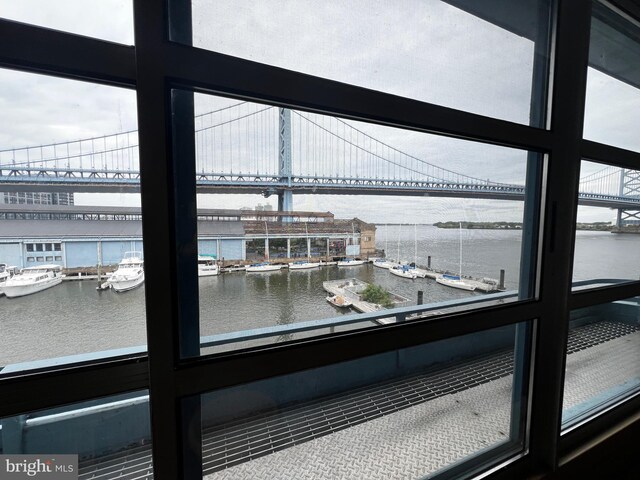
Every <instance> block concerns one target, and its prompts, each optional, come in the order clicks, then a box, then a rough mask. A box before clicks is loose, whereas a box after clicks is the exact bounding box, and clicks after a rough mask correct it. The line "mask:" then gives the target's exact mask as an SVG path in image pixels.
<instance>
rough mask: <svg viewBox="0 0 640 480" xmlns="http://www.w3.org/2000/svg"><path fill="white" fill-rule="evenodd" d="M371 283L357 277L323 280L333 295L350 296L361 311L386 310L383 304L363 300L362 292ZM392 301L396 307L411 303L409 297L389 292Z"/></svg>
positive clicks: (354, 306)
mask: <svg viewBox="0 0 640 480" xmlns="http://www.w3.org/2000/svg"><path fill="white" fill-rule="evenodd" d="M368 286H369V284H368V283H367V282H363V281H362V280H358V279H357V278H347V279H343V280H328V281H326V282H322V288H324V289H325V290H326V291H327V292H328V293H330V294H331V295H342V296H343V297H346V298H348V299H349V300H351V302H352V303H353V304H352V305H351V306H352V307H353V308H354V309H355V310H357V311H359V312H361V313H371V312H377V311H380V310H384V307H383V306H382V305H378V304H377V303H370V302H365V301H364V300H362V292H364V289H365V288H367V287H368ZM389 295H390V297H391V301H392V302H393V304H394V305H393V306H394V307H403V306H405V305H408V304H409V299H408V298H406V297H403V296H402V295H398V294H395V293H391V292H389Z"/></svg>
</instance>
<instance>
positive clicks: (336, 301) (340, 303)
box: [327, 295, 353, 308]
mask: <svg viewBox="0 0 640 480" xmlns="http://www.w3.org/2000/svg"><path fill="white" fill-rule="evenodd" d="M327 302H329V303H330V304H331V305H334V306H336V307H339V308H347V307H350V306H351V305H353V302H352V301H351V300H349V299H348V298H347V297H345V296H344V295H332V296H329V297H327Z"/></svg>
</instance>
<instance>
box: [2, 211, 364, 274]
mask: <svg viewBox="0 0 640 480" xmlns="http://www.w3.org/2000/svg"><path fill="white" fill-rule="evenodd" d="M142 250H143V246H142V217H141V213H140V209H139V208H135V207H93V206H80V205H74V206H61V205H0V263H6V264H8V265H15V266H18V267H20V268H24V267H30V266H37V265H43V264H50V263H54V264H58V265H61V266H63V267H65V268H80V267H95V266H96V265H98V264H100V265H115V264H117V263H118V262H119V261H120V260H121V259H122V257H123V256H124V253H125V252H127V251H142ZM198 252H199V253H200V254H201V255H210V256H213V257H215V258H217V259H219V260H221V261H224V262H225V263H237V262H246V261H256V260H262V259H266V258H269V259H271V260H275V259H279V260H287V259H295V258H302V257H307V256H311V257H315V258H323V259H327V258H333V257H340V256H347V255H348V256H362V257H367V256H369V255H373V254H374V252H375V226H374V225H372V224H368V223H366V222H363V221H362V220H359V219H357V218H354V219H349V220H340V219H335V218H334V215H333V214H332V213H330V212H286V213H284V212H271V211H255V210H218V209H203V210H199V211H198Z"/></svg>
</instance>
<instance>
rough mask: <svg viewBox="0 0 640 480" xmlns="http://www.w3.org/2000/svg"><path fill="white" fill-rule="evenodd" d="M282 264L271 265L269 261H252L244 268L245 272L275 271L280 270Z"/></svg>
mask: <svg viewBox="0 0 640 480" xmlns="http://www.w3.org/2000/svg"><path fill="white" fill-rule="evenodd" d="M282 267H284V265H272V264H270V263H254V264H251V265H247V266H246V267H245V268H244V269H245V271H246V272H247V273H263V272H275V271H277V270H280V269H281V268H282Z"/></svg>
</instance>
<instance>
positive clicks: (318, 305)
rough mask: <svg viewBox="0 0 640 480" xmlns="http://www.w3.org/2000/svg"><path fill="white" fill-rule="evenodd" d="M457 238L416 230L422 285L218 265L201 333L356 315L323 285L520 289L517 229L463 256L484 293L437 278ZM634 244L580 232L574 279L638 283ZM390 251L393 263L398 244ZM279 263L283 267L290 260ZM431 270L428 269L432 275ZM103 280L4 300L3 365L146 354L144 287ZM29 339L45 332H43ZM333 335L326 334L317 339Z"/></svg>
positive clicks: (85, 273) (68, 275) (407, 241)
mask: <svg viewBox="0 0 640 480" xmlns="http://www.w3.org/2000/svg"><path fill="white" fill-rule="evenodd" d="M387 228H388V229H389V232H390V233H389V234H388V235H389V236H390V237H391V238H394V239H395V238H396V237H397V227H393V226H390V227H386V226H384V225H380V226H378V236H377V243H376V247H377V250H378V252H379V253H378V254H377V255H375V256H374V257H372V259H375V258H376V257H378V258H380V257H382V254H381V253H382V252H383V251H384V237H385V234H386V233H387V232H386V229H387ZM270 230H271V229H270ZM302 230H303V231H304V228H303V229H302ZM407 230H408V229H406V228H405V229H404V231H406V236H405V237H403V238H401V240H400V257H401V258H412V257H413V255H414V247H415V244H414V239H413V232H411V231H407ZM349 235H351V234H350V232H349ZM458 236H459V234H458V231H457V230H453V229H452V230H443V229H438V228H436V227H431V226H418V258H417V260H418V265H420V266H421V268H419V270H424V272H425V273H426V278H424V279H422V278H416V279H415V280H407V279H404V278H399V277H396V276H393V275H391V274H390V273H389V272H388V271H387V270H386V268H378V267H377V266H375V265H376V263H365V264H363V265H359V266H356V267H351V268H343V267H340V268H338V267H337V266H336V263H337V261H333V260H332V261H329V262H323V263H322V266H320V267H318V268H312V269H303V270H295V269H293V270H292V269H289V268H282V269H281V270H280V271H275V272H270V273H264V274H246V273H245V264H246V261H243V262H237V261H236V262H233V261H231V260H225V261H224V262H222V261H221V260H219V261H218V264H219V266H220V272H221V274H220V275H216V276H211V277H200V279H199V305H200V309H199V313H200V322H199V323H200V334H201V335H202V336H206V335H220V334H228V333H232V332H241V331H244V330H248V329H254V328H266V327H271V326H274V325H289V324H295V323H298V322H305V321H313V320H318V319H327V318H333V317H336V316H341V315H344V314H350V313H351V314H353V312H354V309H352V308H340V309H338V308H336V307H335V306H333V305H331V304H330V303H329V302H327V300H326V297H327V295H329V294H328V293H327V292H326V291H325V289H324V288H323V285H322V284H323V282H326V281H331V280H344V279H349V278H357V279H359V280H361V281H363V282H366V283H369V284H374V285H379V286H381V287H383V288H384V289H386V290H388V291H390V292H394V293H397V294H398V295H401V296H403V297H405V298H407V299H409V300H410V303H411V304H416V303H419V302H418V295H419V292H423V297H422V300H421V301H420V303H425V304H430V303H437V302H442V301H451V300H460V301H462V300H465V299H468V298H474V297H475V296H482V295H484V291H483V290H481V288H483V287H484V288H487V289H490V290H489V293H491V292H493V291H494V289H496V288H497V285H496V284H491V283H488V282H491V280H490V277H499V270H501V269H504V270H505V272H506V274H505V279H504V286H505V289H506V290H507V291H510V290H516V289H517V288H518V278H517V274H516V272H517V271H518V269H519V263H520V249H521V248H520V232H519V231H517V230H493V231H479V230H476V231H474V232H473V237H472V242H471V245H472V246H471V247H469V251H470V252H473V255H467V256H466V257H465V258H464V264H463V270H464V272H465V274H466V275H468V276H473V277H474V278H475V279H477V280H474V281H477V282H478V284H479V287H480V288H477V289H476V290H475V291H473V292H469V291H463V290H458V289H454V288H449V287H446V286H443V285H439V284H438V283H436V281H435V279H436V278H437V276H438V275H440V274H442V273H443V272H447V271H449V272H451V273H453V272H456V271H457V270H458V268H459V265H458V263H459V259H458ZM636 245H637V239H636V238H635V237H634V236H632V235H614V234H611V233H608V232H578V237H577V242H576V262H575V265H574V275H575V277H574V278H576V279H577V280H587V279H590V278H598V277H600V278H630V279H631V278H637V272H636V269H635V267H634V265H636V264H637V262H640V250H639V249H637V247H636ZM393 250H394V252H393V254H394V256H396V255H397V245H395V242H394V245H393ZM621 252H630V254H631V255H636V256H635V257H632V258H630V259H627V260H628V261H624V262H623V261H621V259H620V258H619V256H620V255H621ZM429 257H431V258H429ZM121 258H122V257H121V255H120V256H119V259H121ZM594 258H601V259H602V262H600V263H599V264H594ZM278 260H279V261H281V262H282V263H285V262H286V259H285V258H281V259H278ZM290 261H292V262H293V261H300V260H299V259H291V260H290ZM6 263H9V262H6ZM429 264H430V265H431V268H430V269H429V268H427V267H428V265H429ZM422 267H424V268H422ZM114 270H115V266H113V265H112V266H109V265H103V266H102V269H101V272H100V273H101V282H104V281H105V280H106V278H107V277H106V275H107V274H108V273H109V272H112V271H114ZM98 273H99V272H98V269H97V268H96V267H92V268H79V267H76V268H67V269H65V270H64V271H63V275H64V276H62V277H61V280H62V283H61V284H60V285H57V286H55V287H54V288H51V289H47V290H44V291H41V292H38V293H36V294H34V295H29V296H25V297H19V298H6V297H5V296H0V320H1V322H2V332H3V335H2V341H3V345H5V346H4V347H3V348H2V349H1V356H0V366H2V365H10V364H16V363H20V362H31V361H36V360H46V359H51V358H57V357H64V356H67V355H76V354H83V353H90V352H101V351H112V350H114V349H116V350H117V349H122V348H142V349H144V345H145V344H146V329H145V317H146V313H145V303H144V292H145V286H144V284H142V285H141V286H140V287H139V288H136V289H134V290H130V291H128V292H125V293H122V294H116V293H115V292H111V291H106V292H97V291H96V290H95V287H96V286H97V284H98ZM492 273H493V275H492ZM594 276H595V277H594ZM467 280H468V281H471V280H470V279H467ZM106 319H109V320H106ZM371 325H372V324H370V326H371ZM349 328H356V327H355V326H352V327H347V326H344V327H336V329H335V330H336V331H340V330H341V329H349ZM28 332H38V335H35V334H31V333H28ZM329 332H330V330H329V328H326V329H324V330H319V331H317V332H314V333H313V334H322V333H329ZM309 335H312V333H307V334H303V333H299V334H298V333H297V334H293V335H287V336H283V337H282V338H277V339H273V340H274V341H284V340H287V339H293V338H300V337H303V336H309Z"/></svg>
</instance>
